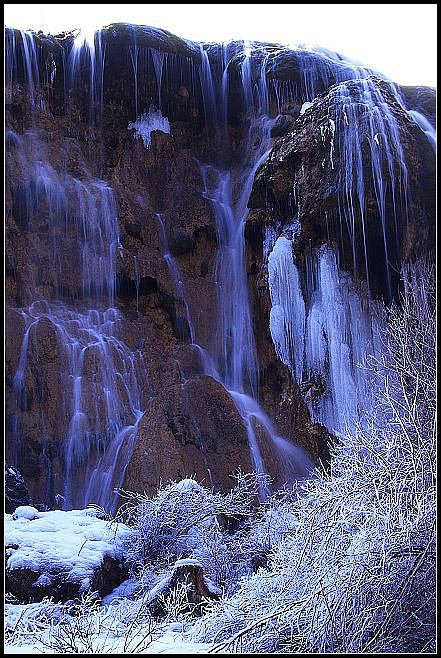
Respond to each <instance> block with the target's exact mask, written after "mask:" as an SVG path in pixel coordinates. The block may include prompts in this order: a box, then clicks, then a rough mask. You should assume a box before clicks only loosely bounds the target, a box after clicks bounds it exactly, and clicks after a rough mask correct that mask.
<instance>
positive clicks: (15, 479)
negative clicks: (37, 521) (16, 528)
mask: <svg viewBox="0 0 441 658" xmlns="http://www.w3.org/2000/svg"><path fill="white" fill-rule="evenodd" d="M30 502H31V498H30V496H29V492H28V490H27V487H26V484H25V481H24V479H23V477H22V476H21V474H20V473H19V471H18V470H17V469H16V468H13V467H12V466H8V465H7V464H5V512H6V514H12V512H13V511H14V510H15V508H16V507H18V506H19V505H30Z"/></svg>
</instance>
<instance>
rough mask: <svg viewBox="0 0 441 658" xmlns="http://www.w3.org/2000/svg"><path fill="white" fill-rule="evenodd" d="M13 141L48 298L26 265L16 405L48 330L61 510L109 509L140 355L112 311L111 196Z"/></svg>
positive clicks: (126, 457) (114, 237)
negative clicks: (40, 234)
mask: <svg viewBox="0 0 441 658" xmlns="http://www.w3.org/2000/svg"><path fill="white" fill-rule="evenodd" d="M14 140H15V142H14V143H15V156H16V158H17V160H18V162H19V163H20V167H21V181H22V182H21V183H20V186H21V187H20V186H19V188H18V189H19V196H18V197H17V198H18V200H19V204H20V205H19V210H16V212H20V213H21V215H22V216H23V221H24V222H26V224H27V227H28V229H32V230H33V231H36V230H39V226H40V225H39V223H38V222H40V221H41V219H40V218H39V212H38V211H39V209H40V208H45V221H46V223H47V236H48V240H47V246H48V248H49V254H48V258H49V263H50V268H51V270H52V272H53V280H54V294H55V296H56V298H55V299H43V298H41V292H40V291H41V287H40V286H39V285H37V283H38V279H39V274H38V266H39V263H38V262H33V261H31V262H30V263H29V264H28V266H29V281H30V285H29V286H28V291H27V293H28V295H29V296H30V298H31V300H32V301H31V303H30V304H29V306H28V307H27V308H21V309H19V312H20V313H21V315H22V317H23V318H24V320H25V331H24V335H23V339H22V346H21V349H20V357H19V363H18V368H17V372H16V374H15V377H14V380H13V390H14V393H15V395H16V399H17V406H18V408H20V407H22V406H23V397H24V396H25V395H26V387H25V386H26V371H27V368H28V357H29V344H30V341H31V339H32V337H33V335H35V332H36V331H37V330H38V328H39V327H40V326H43V324H44V323H46V326H47V325H48V324H49V325H50V327H51V331H53V332H54V335H55V337H56V341H57V345H58V347H59V350H60V355H59V363H58V367H59V370H58V373H57V377H58V381H59V397H58V405H59V408H58V410H57V421H56V423H55V427H54V426H53V423H52V427H51V423H48V422H45V421H44V418H43V420H42V422H43V424H44V426H45V428H46V430H45V431H46V433H47V432H49V427H51V430H50V433H51V438H52V439H53V440H58V441H61V445H62V461H63V465H64V491H63V492H62V495H63V498H64V508H65V509H71V508H72V507H75V506H84V505H86V504H87V503H89V502H94V503H97V504H100V505H102V506H104V507H105V508H106V509H107V510H109V511H111V510H112V509H114V508H115V504H116V498H117V497H116V496H115V494H114V493H113V489H114V488H115V487H119V486H121V485H122V482H123V478H124V472H125V469H126V467H127V465H128V463H129V461H130V457H131V454H132V452H133V448H134V440H135V437H136V430H137V426H138V423H139V420H140V418H141V417H142V414H143V411H142V402H141V393H140V385H139V382H138V378H139V375H138V372H139V370H140V368H141V367H142V363H141V361H140V358H141V357H140V354H137V353H134V352H132V351H131V350H130V349H129V348H128V347H127V346H126V345H125V344H124V342H123V341H122V340H121V339H120V338H119V337H118V334H119V333H120V328H119V326H120V324H121V319H122V317H121V314H120V312H119V311H118V310H117V309H116V308H114V295H115V257H116V250H117V249H119V247H120V244H119V230H118V220H117V211H116V204H115V199H114V195H113V191H112V190H111V188H110V187H109V186H108V185H107V184H106V183H105V182H104V181H102V180H97V179H93V178H83V179H82V180H79V179H76V178H74V177H73V176H71V175H69V174H67V173H66V172H64V171H61V172H59V171H57V170H56V169H55V167H54V166H53V165H52V164H51V163H50V162H49V161H48V160H46V159H44V158H46V157H48V155H47V153H46V152H45V151H46V149H45V144H44V142H43V141H42V140H41V139H40V138H39V137H38V136H37V135H36V134H35V133H34V132H31V133H25V134H23V135H22V136H18V135H15V137H14ZM77 273H78V274H77ZM78 275H79V276H78ZM73 302H75V308H73V307H72V304H73ZM78 307H80V309H81V310H78ZM42 323H43V324H42ZM43 416H44V414H43ZM17 418H18V416H17ZM16 433H17V434H20V427H19V425H17V428H16ZM60 434H61V436H60ZM86 482H87V483H88V484H87V487H86V484H85V483H86ZM58 493H59V494H60V495H61V492H58ZM48 502H51V501H48Z"/></svg>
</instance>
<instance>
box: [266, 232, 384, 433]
mask: <svg viewBox="0 0 441 658" xmlns="http://www.w3.org/2000/svg"><path fill="white" fill-rule="evenodd" d="M307 267H308V269H309V271H310V278H309V285H310V289H309V290H305V294H304V293H303V292H302V289H301V286H300V278H299V273H298V270H297V267H296V264H295V262H294V259H293V252H292V244H291V241H290V240H288V239H287V238H286V237H284V236H281V237H279V238H278V240H277V241H276V243H275V245H274V247H273V249H272V251H271V253H270V255H269V258H268V273H269V286H270V296H271V303H272V308H271V313H270V331H271V337H272V340H273V343H274V346H275V349H276V352H277V354H278V356H279V358H280V360H281V361H282V362H283V363H285V364H286V365H287V366H288V367H289V368H290V370H291V373H292V376H293V377H294V378H295V379H296V380H297V381H298V383H299V384H300V385H301V387H302V389H303V393H304V394H305V399H306V401H307V404H308V407H309V409H310V412H311V415H312V417H313V419H314V420H315V421H317V422H319V423H321V424H322V425H324V426H325V427H327V428H328V429H329V431H330V432H332V433H334V434H340V433H342V432H344V430H345V426H346V423H348V422H351V421H353V420H356V419H362V416H363V412H364V411H368V410H369V408H370V406H371V404H372V398H371V397H370V386H369V375H368V371H367V370H366V369H364V368H362V367H359V366H360V365H362V364H363V361H364V359H365V357H366V355H367V354H373V353H375V350H376V349H378V345H374V343H375V337H376V336H377V335H378V330H377V326H376V322H377V321H376V319H375V317H374V316H373V315H372V313H371V310H370V306H369V304H368V302H367V301H366V300H362V298H361V297H360V295H359V294H358V293H357V292H356V291H355V290H354V288H353V285H352V284H351V279H350V277H349V276H348V275H347V274H345V273H343V272H341V271H340V270H339V267H338V264H337V260H336V256H335V253H334V251H333V250H332V249H331V248H330V247H327V246H323V247H321V248H320V249H318V250H317V251H316V252H314V253H313V255H312V257H311V260H310V262H309V263H307ZM305 298H306V300H307V301H306V304H305Z"/></svg>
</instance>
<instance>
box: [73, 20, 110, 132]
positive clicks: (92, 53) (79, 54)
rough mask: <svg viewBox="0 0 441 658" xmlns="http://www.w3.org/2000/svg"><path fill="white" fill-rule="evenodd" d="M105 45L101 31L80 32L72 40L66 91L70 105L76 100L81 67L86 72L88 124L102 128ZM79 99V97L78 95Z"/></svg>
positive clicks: (80, 78)
mask: <svg viewBox="0 0 441 658" xmlns="http://www.w3.org/2000/svg"><path fill="white" fill-rule="evenodd" d="M105 56H106V45H105V43H103V41H102V35H101V30H97V31H96V32H94V31H89V32H87V31H81V32H80V33H79V34H78V35H77V37H76V38H75V40H74V43H73V47H72V49H71V51H70V54H69V62H68V89H69V98H70V103H72V102H73V101H74V100H77V99H78V93H79V92H78V87H79V85H80V83H81V80H82V67H83V66H84V67H85V68H86V70H87V71H88V74H89V77H88V81H87V87H88V99H87V108H88V115H87V117H88V123H89V126H91V127H93V126H97V127H99V128H102V121H103V93H104V65H105ZM80 98H81V95H80Z"/></svg>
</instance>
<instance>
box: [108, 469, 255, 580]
mask: <svg viewBox="0 0 441 658" xmlns="http://www.w3.org/2000/svg"><path fill="white" fill-rule="evenodd" d="M263 480H265V482H264V483H263ZM266 480H267V478H266V476H261V475H260V476H258V475H243V474H242V473H239V474H238V475H237V476H236V485H235V486H234V487H233V488H232V490H231V491H230V492H229V493H228V494H222V493H218V492H214V491H211V490H209V489H207V488H206V487H203V486H202V485H200V484H199V483H198V482H196V481H195V480H193V479H186V480H182V481H180V482H173V483H171V484H169V485H167V486H165V487H162V488H160V489H159V491H158V492H157V494H156V495H155V496H154V497H149V496H147V495H146V494H135V493H127V492H122V493H121V495H122V496H123V497H126V498H127V501H126V503H125V504H123V505H122V506H121V508H120V510H119V512H118V515H117V519H116V520H118V521H119V520H123V521H124V523H126V524H127V525H128V526H129V527H130V528H131V529H132V532H131V534H130V536H129V537H128V539H127V540H126V544H125V545H126V552H127V553H126V557H127V562H128V564H129V565H130V566H131V568H132V572H133V573H134V574H135V575H139V574H140V573H141V572H142V570H143V567H145V566H146V565H150V564H156V565H158V566H160V565H166V564H168V563H170V562H172V561H174V560H175V559H176V558H178V557H181V556H185V557H188V556H190V555H192V554H193V550H194V549H195V547H196V546H198V545H199V544H200V542H201V541H204V540H203V537H205V538H206V537H207V533H208V534H210V533H212V534H213V540H215V537H216V536H217V535H218V533H219V517H220V515H225V517H226V518H230V519H231V518H232V519H234V518H236V519H238V520H242V522H243V521H244V520H246V519H247V518H250V517H251V516H252V515H253V514H254V505H255V502H256V500H257V493H258V491H259V487H261V486H263V484H265V485H266V484H267V481H266ZM199 553H200V552H199ZM198 558H200V555H199V554H198Z"/></svg>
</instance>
